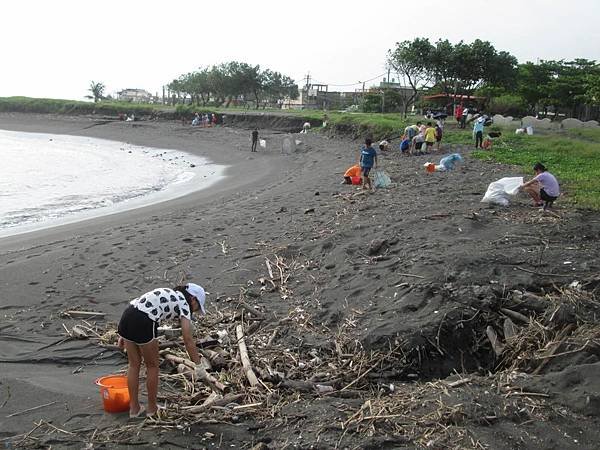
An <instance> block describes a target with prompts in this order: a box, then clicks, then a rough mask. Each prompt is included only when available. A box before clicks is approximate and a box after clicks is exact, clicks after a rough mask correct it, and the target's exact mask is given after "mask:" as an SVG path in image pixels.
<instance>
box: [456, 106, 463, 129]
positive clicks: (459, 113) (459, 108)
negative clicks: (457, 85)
mask: <svg viewBox="0 0 600 450" xmlns="http://www.w3.org/2000/svg"><path fill="white" fill-rule="evenodd" d="M463 111H464V108H463V105H462V103H461V104H460V105H456V108H455V109H454V117H456V123H458V126H459V127H461V128H463V126H462V118H463Z"/></svg>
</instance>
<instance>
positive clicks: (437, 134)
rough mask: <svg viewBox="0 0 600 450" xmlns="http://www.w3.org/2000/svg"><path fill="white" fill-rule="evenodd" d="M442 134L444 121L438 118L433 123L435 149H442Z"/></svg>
mask: <svg viewBox="0 0 600 450" xmlns="http://www.w3.org/2000/svg"><path fill="white" fill-rule="evenodd" d="M443 136H444V121H443V120H442V119H440V120H438V121H437V122H436V124H435V142H436V150H437V151H438V152H439V151H441V150H442V137H443Z"/></svg>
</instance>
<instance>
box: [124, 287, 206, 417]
mask: <svg viewBox="0 0 600 450" xmlns="http://www.w3.org/2000/svg"><path fill="white" fill-rule="evenodd" d="M205 299H206V296H205V292H204V289H203V288H202V287H201V286H198V285H197V284H194V283H188V284H186V285H185V286H176V287H174V288H173V289H169V288H158V289H154V290H152V291H150V292H146V293H145V294H143V295H141V296H140V297H138V298H136V299H133V300H132V301H131V302H129V306H128V307H127V309H125V311H124V312H123V315H122V316H121V320H120V321H119V327H118V332H119V347H120V348H125V350H126V351H127V359H128V361H129V366H128V368H127V387H128V389H129V397H130V400H129V417H131V418H136V417H140V416H141V415H142V414H144V412H145V413H146V415H147V416H153V415H155V414H156V411H157V410H158V404H157V394H158V364H159V355H158V340H157V339H156V333H157V330H158V325H159V323H160V322H161V321H162V320H167V319H179V322H180V324H181V334H182V335H183V342H184V344H185V349H186V350H187V353H188V355H189V357H190V359H191V360H192V361H193V362H195V363H196V364H198V363H199V362H200V356H199V355H198V349H197V348H196V342H195V341H194V337H193V331H192V313H193V312H196V311H198V310H201V311H202V313H204V314H205V310H204V302H205ZM142 360H143V361H144V363H145V364H146V390H147V391H148V405H147V410H145V409H144V408H143V407H142V406H141V405H140V402H139V398H138V391H139V383H140V379H139V377H140V367H141V364H142Z"/></svg>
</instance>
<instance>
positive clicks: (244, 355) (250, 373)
mask: <svg viewBox="0 0 600 450" xmlns="http://www.w3.org/2000/svg"><path fill="white" fill-rule="evenodd" d="M235 333H236V336H237V340H238V346H239V349H240V360H241V361H242V367H243V368H244V374H245V375H246V378H248V381H249V382H250V386H252V387H255V386H258V384H259V383H258V378H256V374H255V373H254V370H253V369H252V364H251V363H250V358H249V357H248V349H247V348H246V340H245V339H244V329H243V327H242V325H237V326H236V327H235Z"/></svg>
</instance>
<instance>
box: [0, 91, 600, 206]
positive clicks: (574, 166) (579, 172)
mask: <svg viewBox="0 0 600 450" xmlns="http://www.w3.org/2000/svg"><path fill="white" fill-rule="evenodd" d="M180 109H181V112H187V109H190V111H192V110H193V111H216V112H230V113H232V112H238V111H240V112H242V111H248V112H255V110H245V109H233V108H232V109H226V108H216V109H215V108H201V107H200V108H198V107H184V108H178V110H180ZM1 111H5V112H32V113H55V114H107V115H116V114H118V113H120V112H126V113H132V112H133V113H136V114H140V115H149V114H152V113H153V112H160V111H173V108H172V107H168V106H164V105H144V104H141V105H140V104H134V103H119V102H106V101H103V102H98V103H91V102H78V101H69V100H54V99H36V98H27V97H9V98H0V112H1ZM275 111H276V112H277V114H290V115H295V116H300V117H303V118H306V119H314V120H322V119H323V116H324V113H323V112H322V111H307V110H303V111H288V112H283V111H281V110H273V112H275ZM261 112H265V113H266V114H268V113H269V112H271V111H269V110H265V111H262V110H261ZM327 116H328V120H329V124H330V125H331V126H333V127H336V126H337V127H339V128H341V129H344V128H351V129H353V130H354V132H355V133H359V134H364V135H366V134H372V135H373V136H374V137H375V138H377V139H380V138H383V137H388V138H390V137H397V136H398V134H399V132H400V130H402V129H404V127H405V126H406V125H407V123H409V122H412V121H414V120H415V118H412V119H408V120H404V119H401V118H400V117H399V115H398V114H365V113H352V114H349V113H340V112H334V111H331V112H327ZM448 122H449V126H447V127H446V128H447V129H446V132H445V135H444V142H445V143H455V144H471V143H472V142H473V141H472V134H471V130H469V129H467V130H458V129H456V128H454V126H453V123H452V122H451V121H448ZM473 156H474V157H476V158H480V159H484V160H490V161H496V162H501V163H505V164H511V165H515V166H518V167H519V168H521V169H522V170H523V171H524V172H525V173H531V167H532V166H533V164H534V163H535V162H536V161H541V162H543V163H544V164H545V165H546V166H547V167H548V168H549V170H550V171H551V172H552V173H554V174H555V175H556V176H557V177H558V179H559V182H561V184H562V185H563V191H564V192H565V193H566V196H565V197H564V198H563V199H561V201H569V202H571V203H574V204H576V205H577V206H579V207H586V208H593V209H600V130H598V129H577V130H569V131H566V132H556V133H548V134H543V135H539V134H538V135H533V136H526V135H515V134H514V130H504V134H503V137H502V139H499V140H497V141H496V143H495V144H494V149H493V151H479V152H475V153H473ZM490 181H493V180H490Z"/></svg>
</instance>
